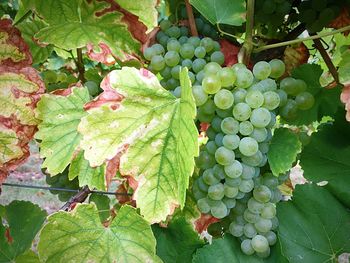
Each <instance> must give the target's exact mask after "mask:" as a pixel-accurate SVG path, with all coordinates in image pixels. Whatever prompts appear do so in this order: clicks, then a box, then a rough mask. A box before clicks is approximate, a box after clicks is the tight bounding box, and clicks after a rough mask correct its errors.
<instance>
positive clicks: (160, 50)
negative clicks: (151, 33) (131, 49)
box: [152, 44, 165, 55]
mask: <svg viewBox="0 0 350 263" xmlns="http://www.w3.org/2000/svg"><path fill="white" fill-rule="evenodd" d="M152 49H153V50H154V54H155V55H162V54H164V53H165V49H164V47H163V46H162V45H160V44H154V45H153V46H152Z"/></svg>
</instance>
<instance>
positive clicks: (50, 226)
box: [38, 204, 161, 263]
mask: <svg viewBox="0 0 350 263" xmlns="http://www.w3.org/2000/svg"><path fill="white" fill-rule="evenodd" d="M38 251H39V257H40V260H41V261H43V262H55V263H56V262H101V263H104V262H118V263H119V262H120V263H126V262H129V263H134V262H161V260H160V259H159V258H158V257H157V256H156V241H155V238H154V236H153V234H152V230H151V227H150V226H149V225H148V223H147V222H146V221H145V220H144V219H143V218H142V217H141V216H140V215H138V214H137V213H136V210H135V209H134V208H132V207H130V206H123V207H122V208H121V209H120V210H119V211H118V214H117V217H116V218H114V220H113V221H112V222H111V223H110V225H109V226H107V227H105V226H103V225H102V224H101V222H100V218H99V215H98V210H97V208H96V206H95V205H93V204H90V205H87V204H78V205H77V206H76V208H75V209H74V210H73V211H72V212H71V213H67V212H62V211H60V212H57V213H54V214H52V215H51V216H49V217H48V222H47V224H46V225H45V226H44V227H43V229H42V230H41V233H40V240H39V244H38Z"/></svg>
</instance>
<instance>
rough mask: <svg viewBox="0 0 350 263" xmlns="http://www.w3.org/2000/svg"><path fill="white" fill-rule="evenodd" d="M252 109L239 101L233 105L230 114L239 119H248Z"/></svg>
mask: <svg viewBox="0 0 350 263" xmlns="http://www.w3.org/2000/svg"><path fill="white" fill-rule="evenodd" d="M251 113H252V111H251V108H250V107H249V105H248V104H246V103H243V102H240V103H238V104H236V105H235V106H234V107H233V110H232V114H233V117H235V119H237V120H239V121H245V120H248V119H249V117H250V115H251Z"/></svg>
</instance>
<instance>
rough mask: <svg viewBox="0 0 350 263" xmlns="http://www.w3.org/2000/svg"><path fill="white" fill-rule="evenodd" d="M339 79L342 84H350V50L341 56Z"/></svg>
mask: <svg viewBox="0 0 350 263" xmlns="http://www.w3.org/2000/svg"><path fill="white" fill-rule="evenodd" d="M339 78H340V81H341V82H342V83H344V84H345V83H349V82H350V49H348V50H346V51H345V52H343V53H342V55H341V61H340V63H339Z"/></svg>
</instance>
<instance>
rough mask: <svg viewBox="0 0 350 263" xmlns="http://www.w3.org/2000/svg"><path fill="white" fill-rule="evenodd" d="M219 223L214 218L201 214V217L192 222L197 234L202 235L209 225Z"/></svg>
mask: <svg viewBox="0 0 350 263" xmlns="http://www.w3.org/2000/svg"><path fill="white" fill-rule="evenodd" d="M219 221H220V219H217V218H216V217H213V216H212V215H209V214H201V217H200V218H198V219H197V220H196V221H195V222H194V224H195V227H196V230H197V232H198V233H202V232H203V231H205V230H207V229H208V227H209V226H210V225H211V224H214V223H216V222H219Z"/></svg>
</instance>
